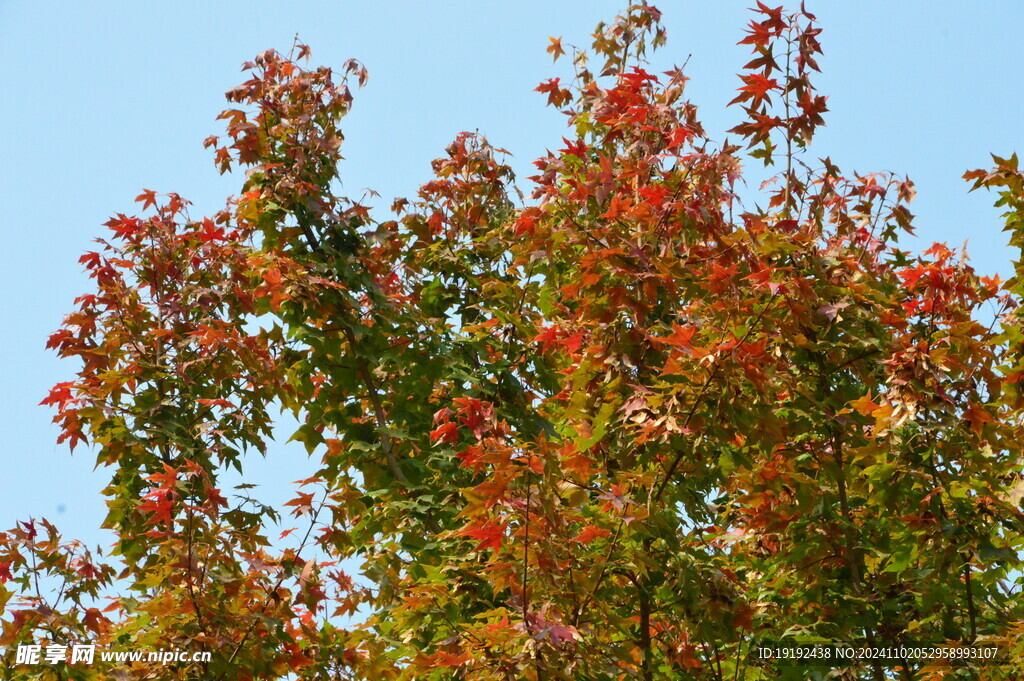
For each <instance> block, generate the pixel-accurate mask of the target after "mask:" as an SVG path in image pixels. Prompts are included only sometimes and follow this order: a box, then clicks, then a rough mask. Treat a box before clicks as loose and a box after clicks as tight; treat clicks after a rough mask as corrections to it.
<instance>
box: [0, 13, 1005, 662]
mask: <svg viewBox="0 0 1024 681" xmlns="http://www.w3.org/2000/svg"><path fill="white" fill-rule="evenodd" d="M659 18H660V13H659V11H658V10H657V9H655V8H653V7H649V6H646V5H635V6H632V7H629V8H628V10H626V11H625V12H624V13H623V14H622V15H621V16H619V17H617V18H616V19H614V21H612V22H611V23H609V24H607V25H604V24H602V25H600V26H598V28H597V31H596V32H595V33H594V39H593V44H592V46H590V47H588V48H587V49H580V48H576V47H570V46H568V45H563V44H562V42H561V40H556V39H552V41H551V45H550V48H549V52H551V54H552V55H553V57H554V58H555V59H559V58H561V59H562V60H564V61H569V62H571V65H572V74H573V75H572V76H571V78H563V79H559V78H553V79H551V80H549V81H546V82H544V83H542V84H541V85H540V87H538V90H539V91H540V92H541V93H543V94H544V95H546V97H547V102H548V104H550V105H551V106H553V107H556V108H557V109H559V110H561V111H562V112H564V114H565V115H566V121H567V125H568V127H567V131H566V133H565V137H564V139H563V140H562V141H561V142H557V141H556V143H555V144H554V147H556V148H557V150H556V151H553V152H551V153H550V154H548V155H547V156H545V157H543V158H540V159H538V160H537V161H536V162H535V165H536V168H537V170H536V175H535V176H534V177H531V178H529V180H528V182H527V183H526V184H524V185H523V186H524V190H523V191H522V192H521V191H520V190H519V189H517V185H516V184H515V178H514V177H513V174H512V171H511V170H510V168H509V167H508V166H507V165H506V164H505V162H504V161H503V158H504V152H503V151H502V150H501V149H498V148H495V147H492V146H491V145H490V144H489V143H488V142H487V141H486V140H485V139H483V138H482V137H480V136H478V135H474V134H468V133H464V134H461V135H459V136H458V137H457V138H456V139H455V140H454V141H453V142H452V144H451V145H450V146H449V147H448V148H447V149H446V151H445V154H444V156H443V157H442V158H440V159H438V160H436V161H434V163H433V170H434V176H433V178H431V179H430V180H429V181H427V182H426V184H424V185H423V186H422V187H421V188H420V190H419V192H418V193H417V195H416V197H415V198H413V199H410V200H397V201H395V202H394V204H393V205H392V206H391V210H390V211H385V215H384V217H383V218H378V217H374V215H372V214H371V210H370V209H369V208H368V207H367V206H365V205H362V204H361V203H360V202H359V201H358V200H354V199H352V198H348V197H345V196H343V195H340V194H339V191H338V186H339V183H338V179H339V173H340V172H341V167H340V166H339V161H340V159H341V156H340V149H341V145H342V132H341V128H340V124H341V120H342V118H343V117H344V116H345V115H346V114H347V113H348V112H349V109H350V107H351V105H352V99H353V97H352V94H351V92H350V87H352V86H355V85H356V84H357V83H358V84H359V85H362V84H363V82H364V81H365V80H366V78H367V75H366V71H365V70H364V69H363V67H362V66H361V65H360V64H359V63H358V62H355V61H350V62H348V63H346V64H345V65H344V66H343V68H342V70H341V72H340V73H335V72H332V70H331V69H328V68H325V67H320V68H313V67H310V66H308V60H309V51H308V49H307V48H306V47H305V46H303V45H296V46H295V48H293V50H292V52H291V54H289V55H284V54H281V53H278V52H275V51H273V50H270V51H267V52H264V53H262V54H260V55H259V56H258V57H257V58H256V59H255V61H253V62H251V63H248V64H246V65H245V68H246V70H247V72H248V80H246V81H245V82H244V83H242V84H241V85H239V86H238V87H236V88H233V89H232V90H230V91H228V93H227V99H228V100H229V102H230V107H231V108H229V109H227V110H226V111H224V113H223V114H221V116H220V118H221V119H222V121H223V123H224V125H225V127H226V130H225V132H224V134H223V135H220V136H214V137H210V138H208V139H207V140H206V142H205V144H206V146H207V147H209V148H210V149H211V150H212V151H213V153H214V156H215V160H216V163H217V164H218V166H219V168H220V170H221V171H222V172H228V171H231V172H236V171H242V174H240V176H239V177H240V179H243V178H244V179H243V183H242V185H241V188H240V193H239V194H238V196H237V197H235V198H234V199H232V201H231V202H230V204H229V208H227V209H226V210H224V211H222V212H219V213H217V214H215V215H213V216H211V217H209V218H200V217H195V216H191V215H190V214H189V209H188V205H189V204H188V202H187V201H186V200H185V199H183V198H181V197H179V196H177V195H175V194H157V193H156V192H154V191H149V190H145V191H143V192H142V194H141V195H140V196H139V197H138V202H139V206H138V208H139V214H138V215H124V214H118V215H115V216H114V217H113V218H111V220H110V221H109V222H108V223H107V227H108V228H109V233H108V234H107V236H106V238H105V239H103V240H100V241H99V246H98V248H97V249H96V250H95V251H94V252H90V253H87V254H85V255H84V256H82V258H81V261H80V262H81V264H82V265H83V266H84V267H85V269H86V270H87V272H88V274H89V276H90V278H91V281H92V282H93V287H92V290H91V291H90V292H88V293H86V294H85V295H82V296H80V297H79V298H78V299H76V300H75V303H74V309H73V311H72V312H71V313H70V314H69V315H68V316H67V317H66V319H65V320H64V323H63V324H62V325H61V327H60V329H59V330H58V331H57V332H56V333H54V334H53V335H52V336H51V337H50V339H49V342H48V347H50V348H52V349H53V350H54V351H56V352H57V353H58V354H59V355H60V356H61V357H66V358H73V359H74V360H76V361H77V363H78V366H79V369H78V373H77V374H76V375H75V376H74V377H73V378H72V379H71V380H69V381H67V382H62V383H59V384H58V385H56V386H55V387H54V388H53V390H52V391H51V392H50V394H49V396H47V397H46V399H44V400H43V402H44V404H46V405H49V406H50V407H52V408H53V409H54V411H55V422H56V423H57V424H58V425H59V429H60V436H59V437H60V440H61V441H63V442H67V443H68V445H70V447H71V448H72V449H74V448H75V447H76V446H79V447H80V449H79V450H78V451H79V452H80V451H81V449H82V448H84V447H85V446H86V444H88V445H89V446H91V447H92V449H93V451H94V452H95V453H96V455H97V457H98V462H99V464H100V465H101V466H103V467H105V469H106V470H108V471H109V472H110V484H109V486H108V487H107V488H106V489H105V491H104V494H105V497H106V504H107V507H108V509H109V513H108V515H107V518H106V522H105V525H104V527H105V528H107V529H109V530H112V531H113V532H115V533H116V535H117V537H118V541H117V543H116V544H115V545H114V546H113V547H112V548H111V549H110V550H109V551H105V552H104V553H105V554H106V555H101V553H100V552H98V551H91V550H87V549H86V548H85V547H83V546H82V545H80V544H78V543H77V542H73V541H68V540H65V539H62V538H61V536H60V535H59V534H58V531H57V528H55V527H54V526H53V525H51V524H50V523H49V522H47V521H45V520H41V519H36V520H31V521H25V522H22V523H19V524H18V525H17V526H16V527H14V528H13V529H11V530H8V531H7V532H5V533H0V613H2V627H3V629H2V634H0V644H2V645H4V646H6V653H4V662H3V666H4V668H5V669H6V670H7V671H5V672H4V673H5V674H6V675H5V676H4V678H5V679H30V678H31V679H34V678H70V679H108V678H112V679H225V680H235V679H238V680H249V679H285V678H294V679H372V680H382V679H468V680H470V679H471V680H474V681H475V680H479V681H484V680H495V681H499V680H502V681H512V680H518V679H529V680H536V681H542V680H552V681H553V680H555V679H580V680H593V681H598V680H606V679H607V680H612V679H629V678H640V679H647V680H651V679H700V680H710V679H714V680H715V681H724V680H726V679H743V680H751V679H758V678H776V677H777V676H779V675H781V674H783V673H784V671H783V670H774V669H773V668H772V667H771V666H766V665H768V664H770V663H765V662H763V661H760V660H758V659H757V658H756V657H755V656H752V655H751V651H752V650H753V649H754V648H756V646H757V645H759V644H761V643H764V642H766V641H775V642H778V641H862V642H866V643H878V644H881V643H886V644H891V643H893V642H901V641H928V642H938V643H957V642H960V643H970V642H988V643H991V644H992V645H996V646H999V648H1000V650H1001V651H1002V654H1003V665H1002V666H1001V667H999V666H992V665H990V666H988V667H984V668H979V669H980V671H979V672H978V673H980V674H982V676H981V677H972V678H997V677H996V676H993V675H994V674H997V673H1002V674H1006V676H1005V678H1022V677H1020V676H1016V677H1015V676H1013V675H1014V674H1017V673H1024V667H1022V666H1021V665H1022V660H1024V649H1022V644H1021V643H1020V639H1021V635H1022V634H1024V600H1022V598H1021V595H1020V593H1021V586H1020V584H1019V583H1018V581H1019V578H1020V574H1021V572H1020V570H1021V567H1022V565H1021V562H1022V554H1021V551H1022V544H1024V539H1022V536H1024V535H1022V532H1024V512H1022V507H1021V500H1022V496H1024V481H1022V480H1024V478H1022V467H1024V460H1022V451H1021V444H1020V443H1021V442H1024V394H1022V392H1021V379H1022V377H1024V323H1022V322H1024V318H1022V314H1021V312H1020V307H1019V306H1020V304H1021V300H1022V296H1024V279H1021V278H1020V276H1017V277H1014V278H1013V279H1011V280H1009V281H1006V282H1003V281H1000V280H999V278H997V277H985V276H979V275H978V274H977V273H976V272H975V271H974V270H973V269H972V267H971V266H970V265H969V264H968V263H967V262H966V258H965V257H964V256H963V254H962V253H958V252H957V251H955V250H953V249H951V248H949V247H947V246H946V245H944V244H941V243H937V244H935V245H933V246H931V247H930V248H928V249H927V250H925V251H924V252H923V253H920V254H916V253H913V252H911V251H909V250H900V248H899V247H898V239H899V238H900V237H901V236H902V235H904V234H907V233H910V232H912V229H913V227H912V224H913V222H912V221H913V215H912V214H911V212H910V210H909V208H908V204H909V203H910V201H911V200H912V198H913V196H914V190H913V186H912V184H911V182H909V181H908V180H906V179H902V178H899V177H895V176H891V175H887V174H851V173H846V172H844V171H843V170H841V169H840V167H839V166H838V165H836V164H835V163H833V161H832V160H831V159H828V158H825V159H818V158H815V157H814V156H813V155H812V154H811V153H810V151H809V147H810V144H811V140H812V137H813V135H814V133H815V131H816V129H818V128H819V126H821V125H822V124H823V115H824V114H825V112H826V108H827V107H826V98H825V97H824V96H822V95H820V94H818V92H816V90H815V88H814V85H813V82H812V79H813V76H814V74H815V72H816V71H818V63H817V62H816V59H817V58H818V57H819V55H820V52H821V47H820V45H819V42H818V38H819V33H820V29H819V28H817V26H816V24H815V23H814V22H815V19H814V17H813V16H812V15H811V14H810V13H808V12H807V11H805V10H803V9H800V10H799V11H793V12H790V11H786V10H783V9H782V8H777V9H776V8H770V7H767V6H765V5H762V4H761V3H757V6H756V8H755V10H754V15H753V20H752V21H751V24H750V26H749V28H748V30H747V32H746V34H745V37H743V39H742V41H741V42H742V43H743V44H744V45H746V46H749V49H750V51H751V55H752V56H751V61H750V62H749V63H748V64H747V65H746V66H745V67H744V68H743V71H742V73H741V74H740V81H741V82H740V85H739V88H738V93H737V96H736V98H735V100H734V101H733V102H732V108H733V111H735V113H736V115H737V117H738V118H739V119H740V121H741V122H740V123H739V124H738V125H736V127H735V128H734V129H733V130H732V131H731V133H730V134H731V135H732V137H731V140H732V141H729V142H720V141H715V140H712V139H709V137H708V136H707V134H706V133H705V131H704V129H703V128H702V126H701V123H700V121H699V119H698V118H697V110H696V107H695V106H693V105H692V104H691V103H689V102H688V100H687V99H686V82H687V77H686V76H685V75H684V71H683V69H682V68H678V69H674V70H671V71H668V72H667V73H660V72H657V73H654V72H651V71H650V70H648V68H649V67H648V65H647V62H646V60H645V54H646V53H647V52H648V51H650V50H652V49H654V48H657V47H660V46H661V45H662V44H664V42H665V34H664V31H663V29H662V27H661V25H660V23H659ZM750 164H754V165H762V164H763V165H765V166H767V167H769V168H771V169H774V171H775V172H776V175H775V176H774V177H773V179H772V180H771V181H769V182H767V183H765V185H764V186H763V187H762V188H761V189H760V190H759V191H757V192H755V191H753V189H754V188H749V187H745V185H744V184H743V181H742V179H741V171H742V168H743V166H744V165H750ZM995 164H996V165H995V168H994V169H992V170H989V171H981V170H979V171H972V172H969V173H967V175H966V177H967V179H969V180H971V181H972V182H973V187H975V188H992V189H995V190H996V191H997V192H998V197H999V198H998V200H999V204H1000V205H1001V206H1003V207H1004V208H1005V211H1006V213H1005V231H1006V232H1007V233H1008V234H1009V239H1010V243H1011V246H1012V247H1013V248H1018V249H1019V248H1021V247H1022V246H1024V172H1022V171H1020V170H1018V168H1017V161H1016V157H1013V158H1010V159H1001V158H996V159H995ZM923 229H924V228H922V230H923ZM1016 267H1018V275H1020V274H1022V272H1021V271H1020V269H1019V268H1021V267H1022V266H1021V265H1020V264H1019V262H1018V263H1017V264H1016ZM993 310H995V314H994V315H993ZM281 410H284V411H286V412H289V413H290V414H292V415H294V417H295V418H296V419H297V420H298V422H299V423H300V427H299V428H298V430H297V432H295V433H294V436H293V438H294V439H296V440H298V441H300V442H302V443H304V444H305V446H306V448H307V449H308V451H309V454H310V456H311V457H313V460H314V461H315V462H319V465H318V466H317V470H316V473H315V474H314V475H312V477H309V478H308V479H305V480H301V481H298V482H297V483H296V489H295V493H294V498H293V499H292V500H291V501H289V502H288V503H287V504H285V506H284V508H272V507H269V506H267V505H264V504H263V503H262V502H260V500H259V499H258V492H259V490H258V489H255V490H254V489H252V488H251V486H248V485H242V486H241V488H230V487H229V488H224V487H222V482H221V481H222V479H223V477H224V473H225V471H226V470H227V469H229V468H233V469H237V470H238V471H242V472H243V474H244V471H245V467H246V463H247V461H249V460H251V458H252V457H254V456H259V455H260V454H266V453H267V451H268V449H267V443H268V441H269V440H270V438H271V437H272V434H273V431H274V427H275V420H276V419H277V418H278V417H277V415H278V414H279V413H280V411H281ZM270 455H271V456H273V452H272V451H271V452H270ZM40 584H42V586H40ZM51 587H52V588H51ZM30 642H37V643H39V642H42V643H43V644H44V645H45V644H47V643H59V644H62V645H72V644H73V643H76V642H89V643H97V644H98V645H100V646H111V647H117V646H121V647H126V646H131V647H134V648H140V649H187V650H208V651H212V653H213V655H212V659H211V660H210V661H207V662H188V663H185V662H178V663H174V664H169V665H163V666H154V665H152V664H150V665H146V664H143V663H99V662H97V663H95V664H94V665H91V666H86V665H70V666H63V667H60V669H59V673H60V674H62V676H59V677H58V676H47V674H54V673H56V672H55V671H54V669H53V668H49V669H48V668H46V667H45V666H27V665H17V664H15V660H14V649H15V647H16V646H17V645H18V644H24V643H30ZM1014 665H1016V667H1015V666H1014ZM968 666H969V665H968ZM836 669H837V672H836V673H838V674H841V676H840V677H838V678H849V679H862V678H863V679H882V678H892V677H891V676H886V675H887V674H892V673H894V670H895V672H898V673H899V674H902V676H900V677H899V678H915V679H945V678H960V677H959V676H956V674H958V673H959V672H958V671H957V665H956V664H954V663H952V662H949V661H944V660H930V661H907V660H904V661H893V660H888V661H885V662H884V664H883V663H882V662H879V661H874V662H872V661H851V662H849V663H848V664H846V665H845V666H839V667H836ZM1015 669H1016V671H1014V670H1015ZM827 671H828V668H822V669H820V670H819V671H817V672H813V673H817V674H819V675H821V674H824V673H826V672H827ZM961 671H962V670H961ZM785 673H792V670H790V672H785ZM799 674H800V676H799V677H798V678H814V677H812V676H808V674H811V672H807V671H806V670H804V671H800V672H799ZM985 674H988V675H989V676H984V675H985ZM794 678H797V677H794ZM818 678H823V677H821V676H819V677H818ZM999 678H1002V677H999Z"/></svg>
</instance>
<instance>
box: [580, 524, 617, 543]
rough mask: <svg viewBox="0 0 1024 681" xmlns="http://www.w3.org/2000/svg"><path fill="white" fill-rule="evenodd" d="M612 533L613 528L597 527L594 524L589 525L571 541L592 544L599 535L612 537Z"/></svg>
mask: <svg viewBox="0 0 1024 681" xmlns="http://www.w3.org/2000/svg"><path fill="white" fill-rule="evenodd" d="M611 535H612V533H611V530H606V529H604V528H602V527H595V526H593V525H587V526H586V527H584V528H583V529H582V530H580V532H579V534H577V535H576V536H575V537H573V538H572V539H571V540H570V541H575V542H579V543H581V544H590V543H591V542H593V541H594V540H595V539H597V538H598V537H610V536H611Z"/></svg>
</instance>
